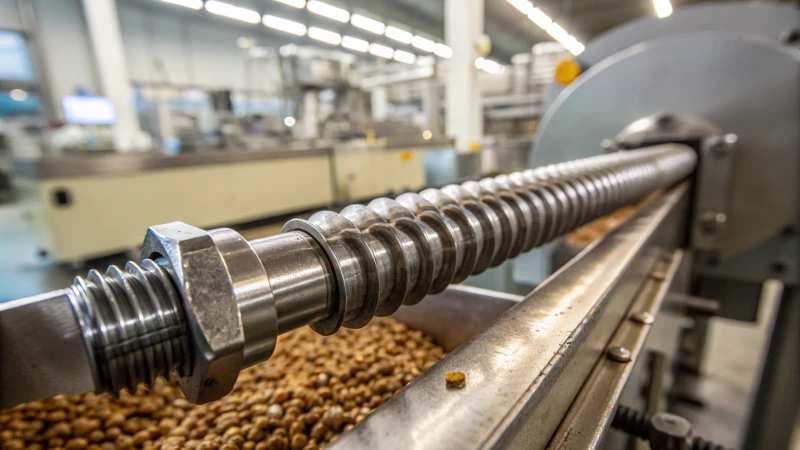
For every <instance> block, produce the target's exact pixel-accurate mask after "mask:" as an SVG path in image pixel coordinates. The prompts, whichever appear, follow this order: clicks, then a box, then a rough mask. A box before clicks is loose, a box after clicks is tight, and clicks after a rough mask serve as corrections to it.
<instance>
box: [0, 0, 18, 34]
mask: <svg viewBox="0 0 800 450" xmlns="http://www.w3.org/2000/svg"><path fill="white" fill-rule="evenodd" d="M20 28H22V25H21V24H20V23H19V11H17V1H16V0H0V29H6V30H19V29H20Z"/></svg>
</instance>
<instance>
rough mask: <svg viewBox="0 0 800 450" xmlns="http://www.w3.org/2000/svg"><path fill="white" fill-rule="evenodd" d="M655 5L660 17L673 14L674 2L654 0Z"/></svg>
mask: <svg viewBox="0 0 800 450" xmlns="http://www.w3.org/2000/svg"><path fill="white" fill-rule="evenodd" d="M653 6H655V7H656V15H657V16H658V17H667V16H668V15H670V14H672V3H670V1H669V0H653Z"/></svg>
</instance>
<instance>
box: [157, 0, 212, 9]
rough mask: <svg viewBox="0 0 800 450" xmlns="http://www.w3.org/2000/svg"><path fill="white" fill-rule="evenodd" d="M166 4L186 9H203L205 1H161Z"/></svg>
mask: <svg viewBox="0 0 800 450" xmlns="http://www.w3.org/2000/svg"><path fill="white" fill-rule="evenodd" d="M161 1H162V2H164V3H171V4H173V5H178V6H183V7H184V8H191V9H195V10H198V9H203V0H161Z"/></svg>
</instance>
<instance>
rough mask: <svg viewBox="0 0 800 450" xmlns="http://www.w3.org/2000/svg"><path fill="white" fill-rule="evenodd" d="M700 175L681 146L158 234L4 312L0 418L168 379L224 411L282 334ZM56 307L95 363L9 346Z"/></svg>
mask: <svg viewBox="0 0 800 450" xmlns="http://www.w3.org/2000/svg"><path fill="white" fill-rule="evenodd" d="M695 164H696V155H695V153H694V151H693V150H691V149H690V148H688V147H686V146H682V145H662V146H657V147H652V148H648V149H643V150H638V151H633V152H626V153H617V154H612V155H602V156H597V157H593V158H587V159H583V160H578V161H572V162H568V163H563V164H556V165H552V166H546V167H542V168H539V169H536V170H528V171H525V172H520V173H515V174H511V175H508V176H500V177H497V178H494V179H484V180H482V181H480V182H474V181H473V182H467V183H464V184H463V185H460V186H456V185H452V186H447V187H445V188H443V189H441V190H435V189H429V190H425V191H423V192H421V193H419V194H413V193H408V194H403V195H401V196H399V197H397V199H395V200H391V199H386V198H382V199H377V200H373V201H372V202H370V203H369V204H368V205H367V206H362V205H352V206H349V207H347V208H345V209H344V210H342V211H341V212H340V213H339V214H337V213H334V212H330V211H324V212H320V213H317V214H314V215H313V216H312V217H311V218H310V219H309V220H307V221H303V220H292V221H290V222H288V223H287V224H286V226H285V227H284V230H283V231H284V232H283V233H281V234H279V235H277V236H273V237H269V238H264V239H258V240H255V241H251V242H247V241H246V240H245V239H244V238H242V237H241V236H240V235H239V234H237V233H235V232H234V231H232V230H229V229H218V230H212V231H210V232H206V231H203V230H200V229H197V228H194V227H191V226H188V225H185V224H182V223H172V224H166V225H161V226H156V227H152V228H150V229H149V230H148V233H147V236H146V238H145V242H144V246H143V260H142V262H141V263H140V264H136V263H133V262H130V263H128V264H127V265H126V267H125V269H124V270H121V269H119V268H117V267H115V266H111V267H109V269H108V270H107V271H106V273H105V274H101V273H99V272H97V271H91V272H90V273H89V275H88V276H87V277H86V278H85V279H83V278H78V279H76V282H75V284H74V285H73V286H71V287H70V288H68V289H66V290H61V291H55V292H52V293H50V294H46V295H44V296H40V297H38V298H35V299H23V300H19V301H17V302H11V303H10V304H7V305H4V306H2V307H0V326H2V327H1V328H0V346H2V347H0V367H15V368H17V370H16V371H15V372H14V373H11V372H9V371H8V370H3V371H0V389H2V392H0V394H2V395H0V407H6V406H11V405H13V404H16V403H19V402H22V401H26V400H33V399H35V398H41V397H46V396H48V395H53V394H55V393H71V392H81V391H87V390H95V391H109V392H117V391H119V390H120V389H133V388H135V386H136V385H137V384H139V383H152V382H153V381H154V379H155V378H156V377H157V376H160V375H165V374H167V373H169V372H171V371H176V372H177V374H178V375H179V381H180V383H181V387H182V389H183V391H184V393H185V394H186V397H187V398H188V399H189V400H190V401H193V402H208V401H212V400H215V399H218V398H220V397H222V396H224V395H225V394H227V393H228V392H229V391H230V389H232V387H233V384H234V382H235V381H236V376H237V375H238V372H239V371H240V370H241V369H242V368H244V367H247V366H250V365H252V364H255V363H257V362H260V361H263V360H266V359H268V358H269V356H270V355H271V354H272V351H273V349H274V346H275V341H276V339H277V336H278V334H280V333H284V332H287V331H289V330H292V329H295V328H298V327H300V326H304V325H307V324H310V325H311V326H312V328H313V329H314V330H316V331H317V332H319V333H321V334H323V335H328V334H332V333H334V332H335V331H336V330H338V329H339V327H341V326H345V327H351V328H358V327H362V326H364V325H366V324H367V323H368V322H369V321H370V320H371V319H372V317H374V316H376V315H378V316H386V315H390V314H392V313H393V312H395V311H396V310H397V309H398V308H399V307H400V306H401V305H403V304H405V305H409V304H415V303H417V302H419V301H420V300H421V299H422V298H423V297H424V296H425V295H427V294H429V293H437V292H441V291H442V290H444V289H445V288H446V287H447V286H448V285H449V284H451V283H458V282H461V281H463V280H464V279H465V278H467V277H468V276H469V275H472V274H477V273H480V272H483V271H484V270H486V269H487V268H489V267H494V266H496V265H499V264H500V263H502V262H503V261H505V260H507V259H509V258H513V257H515V256H517V255H519V254H520V253H521V252H524V251H528V250H530V249H532V248H534V247H536V246H539V245H542V244H544V243H546V242H548V241H550V240H552V239H554V238H555V237H558V236H560V235H562V234H564V233H566V232H568V231H570V230H572V229H573V228H575V227H577V226H580V225H581V224H584V223H586V222H588V221H591V220H593V219H595V218H597V217H600V216H602V215H604V214H607V213H610V212H612V211H614V210H615V209H617V208H619V207H621V206H623V205H627V204H630V203H633V202H635V201H637V200H639V199H641V198H643V197H644V196H645V195H647V194H649V193H651V192H653V191H654V190H657V189H660V188H666V187H669V186H671V185H673V184H675V183H676V182H678V181H680V180H682V179H683V178H685V177H686V176H688V175H689V174H690V173H691V172H692V171H693V170H694V167H695ZM48 305H59V306H60V308H61V309H64V308H65V306H64V305H71V309H72V313H73V314H74V319H75V320H74V321H70V320H66V319H64V320H62V321H61V322H60V323H59V328H58V329H51V330H49V334H50V335H53V334H56V335H59V336H62V337H61V338H60V339H59V341H60V344H59V345H60V346H63V347H64V348H70V349H72V350H71V353H73V355H72V356H71V357H69V358H70V360H71V361H82V362H84V364H75V363H72V364H66V365H59V364H55V363H51V362H53V361H56V360H63V359H64V358H66V357H65V356H64V355H63V354H59V355H58V357H55V359H53V358H54V357H53V355H48V354H47V352H44V351H39V352H37V351H36V350H34V351H30V350H29V351H27V352H24V354H23V353H20V352H21V349H19V348H16V349H15V348H13V346H15V345H20V344H18V343H16V341H15V339H18V338H19V336H20V335H21V333H22V332H21V331H19V329H18V327H17V324H18V323H25V326H27V327H30V326H36V325H37V324H38V323H40V322H39V321H42V322H43V321H44V320H45V319H44V318H41V319H37V318H35V317H34V316H32V314H34V312H37V314H39V316H41V315H42V314H41V313H42V311H43V310H44V311H47V310H48V309H49V306H48ZM26 311H29V312H30V314H27V313H26ZM49 314H50V313H48V312H45V313H44V315H45V316H47V315H49ZM11 316H15V317H17V318H18V319H17V320H13V321H9V320H6V317H11ZM19 318H24V320H22V319H19ZM51 337H52V336H51ZM51 344H52V342H33V343H31V342H30V341H29V342H28V343H27V345H26V347H31V346H34V347H50V346H51ZM6 347H8V349H7V348H6ZM78 349H82V350H83V352H81V351H80V350H78ZM31 353H33V354H35V355H36V357H39V358H48V357H49V358H51V360H50V361H47V360H36V359H30V357H29V356H30V355H31ZM81 353H82V354H81ZM25 355H28V356H25ZM43 367H44V368H47V369H48V370H52V372H51V373H50V375H48V377H49V378H48V380H47V381H48V382H44V381H43V380H44V375H43V374H42V373H40V372H41V370H42V368H43Z"/></svg>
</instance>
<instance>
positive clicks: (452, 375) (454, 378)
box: [444, 372, 467, 389]
mask: <svg viewBox="0 0 800 450" xmlns="http://www.w3.org/2000/svg"><path fill="white" fill-rule="evenodd" d="M444 380H445V382H446V383H447V387H448V388H455V389H461V388H463V387H464V386H466V385H467V377H466V375H464V372H447V374H445V376H444Z"/></svg>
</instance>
